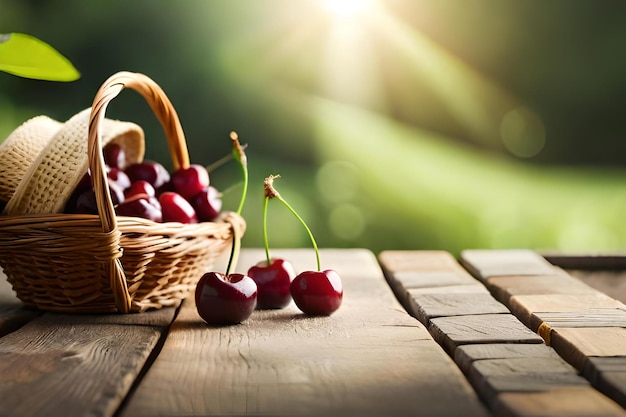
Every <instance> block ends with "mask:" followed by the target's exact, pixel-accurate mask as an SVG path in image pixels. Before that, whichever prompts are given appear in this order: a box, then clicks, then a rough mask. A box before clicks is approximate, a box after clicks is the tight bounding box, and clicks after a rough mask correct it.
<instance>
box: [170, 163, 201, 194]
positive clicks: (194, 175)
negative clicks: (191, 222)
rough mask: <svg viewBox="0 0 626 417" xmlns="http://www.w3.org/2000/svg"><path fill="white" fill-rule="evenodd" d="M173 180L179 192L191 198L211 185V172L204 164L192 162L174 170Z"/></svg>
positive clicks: (173, 184)
mask: <svg viewBox="0 0 626 417" xmlns="http://www.w3.org/2000/svg"><path fill="white" fill-rule="evenodd" d="M171 182H172V186H173V187H174V190H175V191H176V192H177V193H178V194H180V195H182V196H183V197H185V198H186V199H191V198H192V197H194V196H195V195H196V194H198V193H199V192H200V191H202V190H203V189H204V188H206V187H208V186H209V173H208V172H207V170H206V168H205V167H203V166H202V165H196V164H192V165H190V166H188V167H187V168H179V169H177V170H176V171H174V173H173V174H172V179H171Z"/></svg>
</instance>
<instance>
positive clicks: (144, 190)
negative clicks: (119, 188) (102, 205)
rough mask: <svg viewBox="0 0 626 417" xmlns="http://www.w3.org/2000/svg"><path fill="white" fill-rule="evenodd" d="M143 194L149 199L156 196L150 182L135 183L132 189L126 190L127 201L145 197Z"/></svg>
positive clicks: (140, 181)
mask: <svg viewBox="0 0 626 417" xmlns="http://www.w3.org/2000/svg"><path fill="white" fill-rule="evenodd" d="M143 194H145V195H147V196H149V197H154V196H156V191H155V189H154V187H153V186H152V185H151V184H150V183H149V182H148V181H145V180H139V181H135V182H134V183H132V184H131V185H130V187H128V188H126V189H125V190H124V196H126V198H127V199H128V198H131V197H133V196H135V195H143Z"/></svg>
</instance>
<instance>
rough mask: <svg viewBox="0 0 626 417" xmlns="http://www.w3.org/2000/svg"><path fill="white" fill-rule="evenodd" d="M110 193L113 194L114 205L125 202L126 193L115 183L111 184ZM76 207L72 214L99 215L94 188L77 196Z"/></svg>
mask: <svg viewBox="0 0 626 417" xmlns="http://www.w3.org/2000/svg"><path fill="white" fill-rule="evenodd" d="M109 192H110V193H111V200H112V202H113V205H114V206H115V205H117V204H120V203H123V202H124V191H122V190H121V189H120V188H119V187H118V186H116V185H115V184H114V183H109ZM74 205H75V207H74V209H73V210H72V209H71V208H70V209H69V212H71V213H83V214H98V206H97V204H96V193H95V191H94V190H93V189H92V188H88V189H86V190H84V191H82V192H80V193H79V194H78V195H77V196H76V202H75V203H74Z"/></svg>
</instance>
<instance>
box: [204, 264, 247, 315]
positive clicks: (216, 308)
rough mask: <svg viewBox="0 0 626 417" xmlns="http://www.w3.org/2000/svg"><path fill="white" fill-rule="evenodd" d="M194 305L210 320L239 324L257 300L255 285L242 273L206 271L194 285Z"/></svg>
mask: <svg viewBox="0 0 626 417" xmlns="http://www.w3.org/2000/svg"><path fill="white" fill-rule="evenodd" d="M195 299H196V308H197V310H198V314H199V315H200V317H202V319H203V320H204V321H205V322H207V323H209V324H220V325H223V324H238V323H241V322H242V321H244V320H246V319H247V318H248V317H250V315H251V314H252V312H253V311H254V309H255V308H256V303H257V286H256V283H255V282H254V280H253V279H252V278H250V277H249V276H247V275H243V274H230V275H224V274H222V273H220V272H207V273H205V274H204V275H202V277H201V278H200V281H198V285H197V286H196V293H195Z"/></svg>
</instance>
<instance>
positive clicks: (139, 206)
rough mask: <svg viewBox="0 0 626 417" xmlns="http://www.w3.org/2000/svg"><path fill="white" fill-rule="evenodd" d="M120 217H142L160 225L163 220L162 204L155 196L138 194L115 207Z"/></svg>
mask: <svg viewBox="0 0 626 417" xmlns="http://www.w3.org/2000/svg"><path fill="white" fill-rule="evenodd" d="M115 212H116V213H117V215H118V216H131V217H142V218H144V219H148V220H152V221H153V222H157V223H160V222H161V221H162V220H163V213H162V212H161V204H159V200H157V199H156V197H154V196H152V197H151V196H149V195H147V194H143V195H142V194H136V195H134V196H132V197H131V198H128V199H126V201H124V202H123V203H121V204H118V205H117V206H116V207H115Z"/></svg>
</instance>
